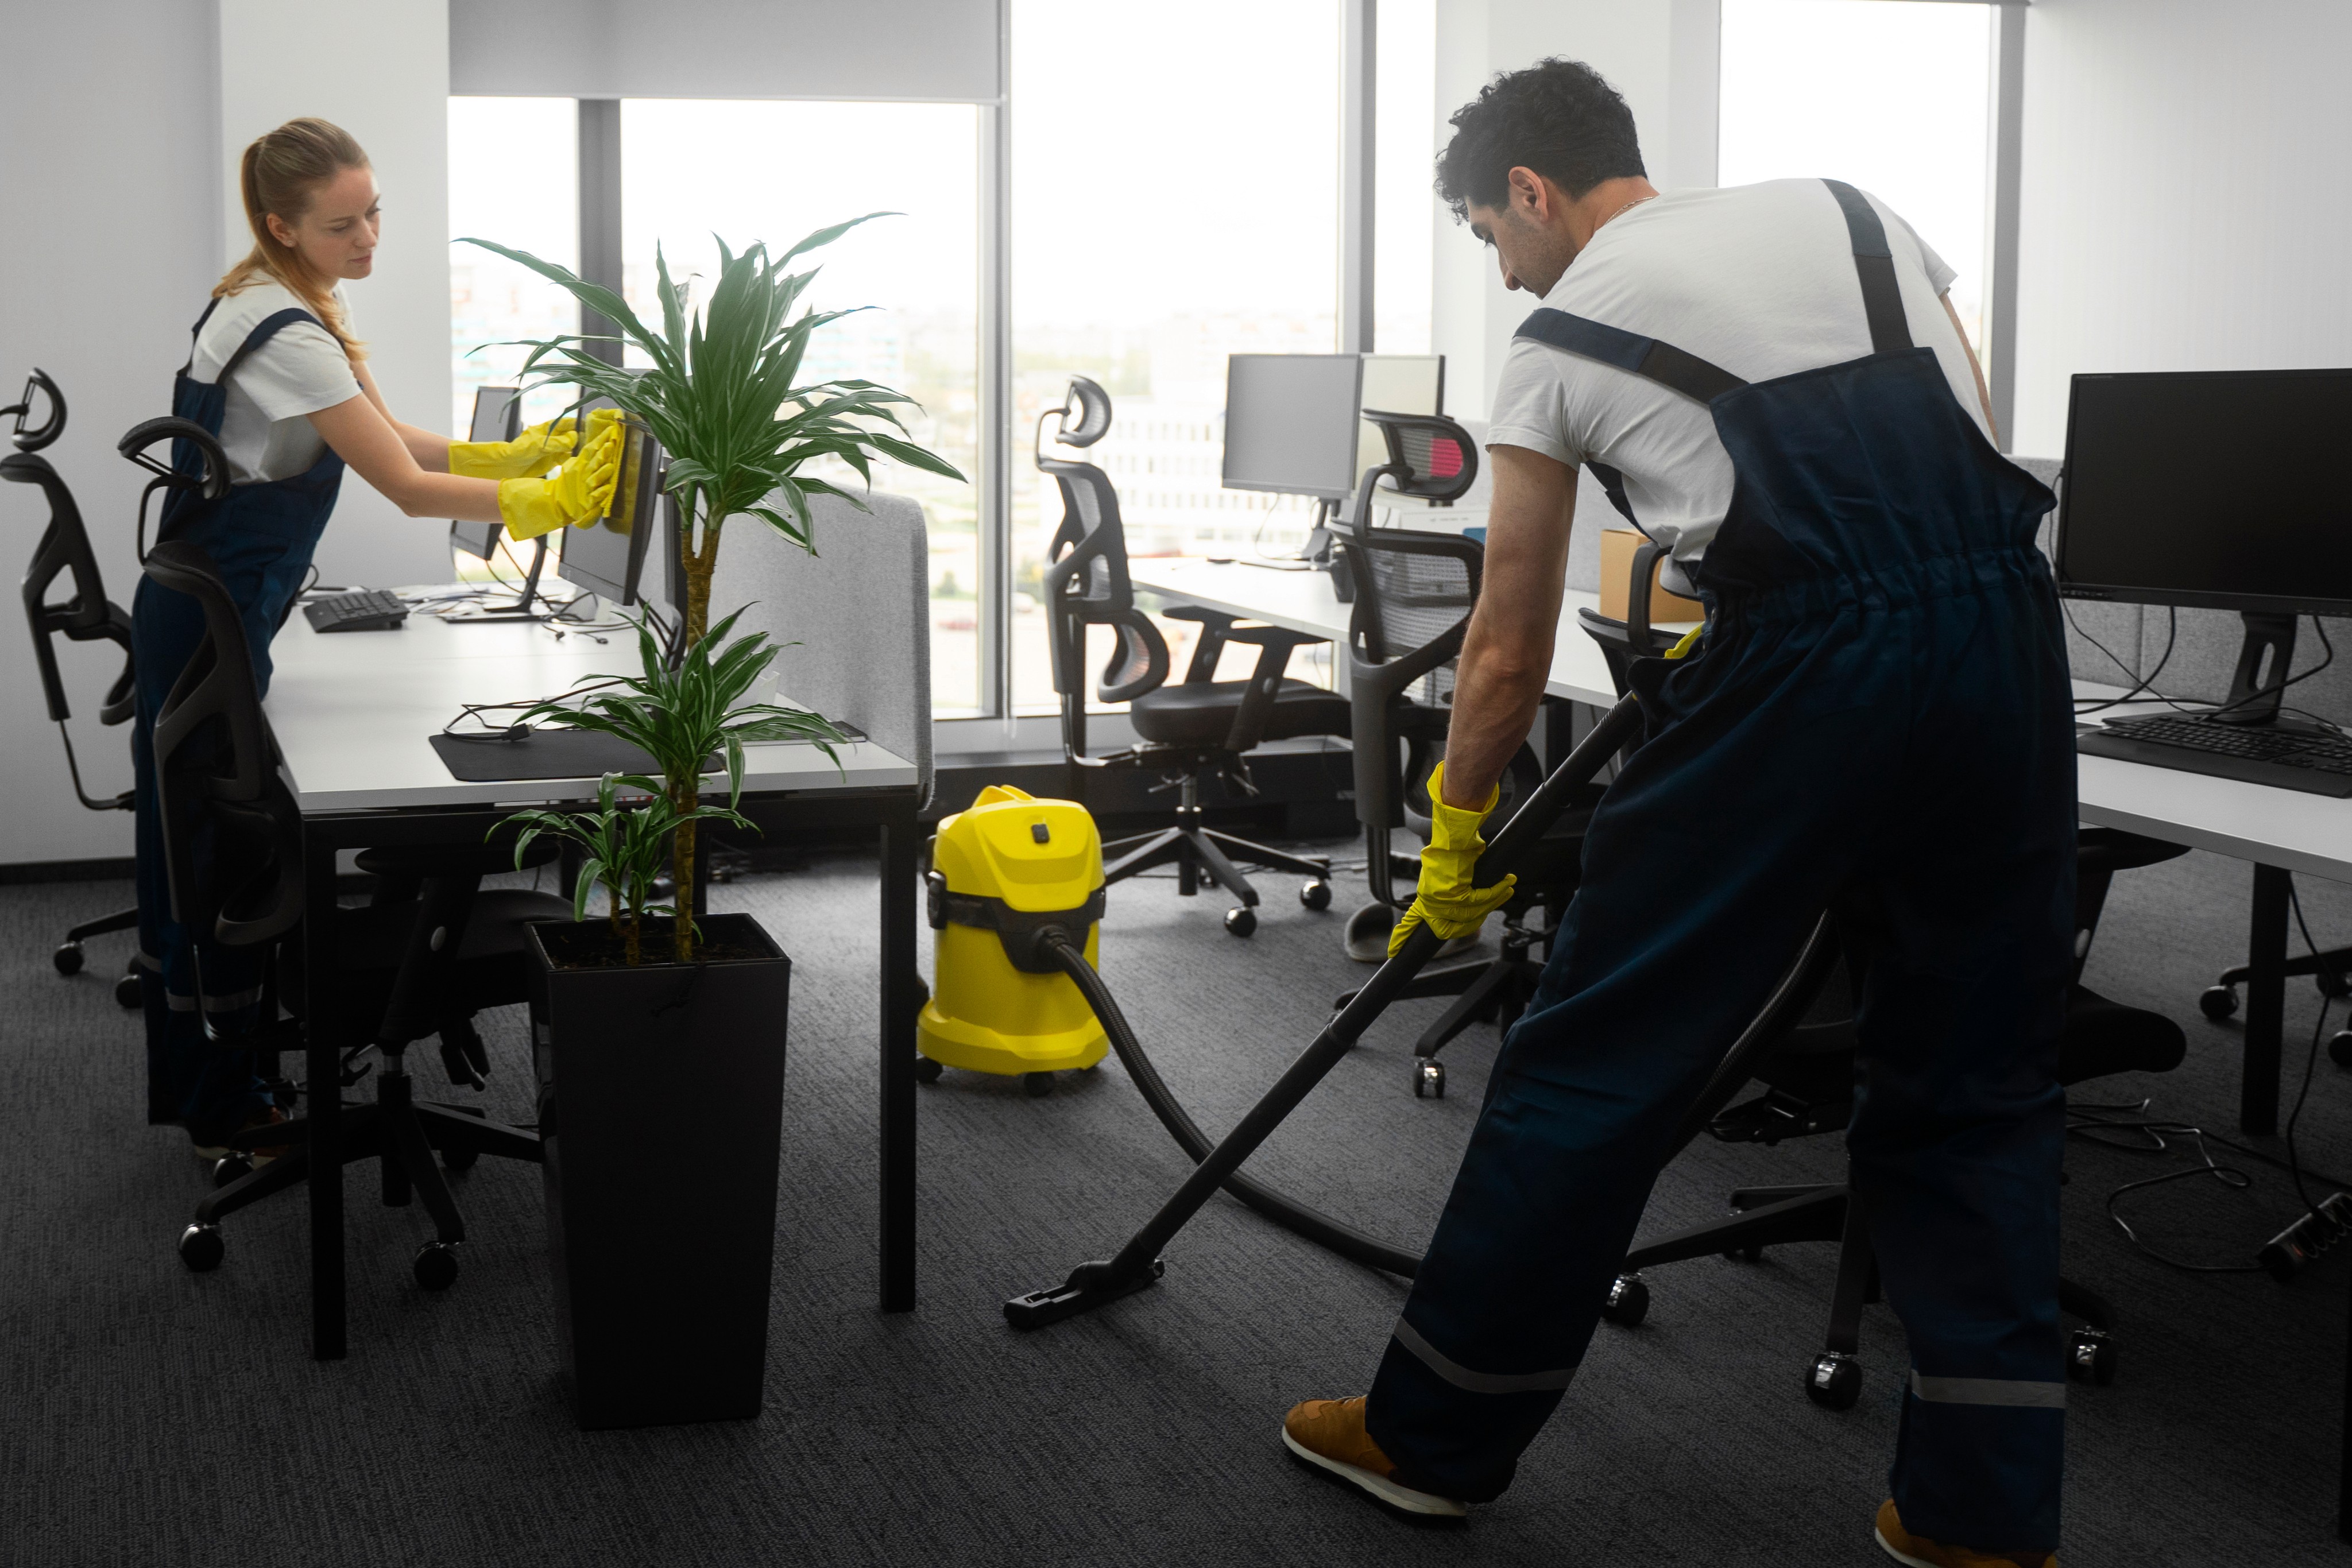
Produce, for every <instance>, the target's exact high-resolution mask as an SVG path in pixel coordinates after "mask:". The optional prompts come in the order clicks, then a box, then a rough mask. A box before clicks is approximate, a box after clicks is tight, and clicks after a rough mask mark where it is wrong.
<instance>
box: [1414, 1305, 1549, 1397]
mask: <svg viewBox="0 0 2352 1568" xmlns="http://www.w3.org/2000/svg"><path fill="white" fill-rule="evenodd" d="M1395 1332H1396V1342H1397V1343H1399V1344H1401V1345H1402V1346H1404V1348H1405V1349H1407V1350H1409V1351H1411V1352H1412V1354H1414V1355H1415V1356H1417V1357H1419V1358H1420V1360H1421V1364H1423V1366H1426V1367H1428V1368H1429V1370H1430V1371H1432V1372H1433V1373H1435V1374H1437V1375H1438V1376H1440V1377H1442V1378H1444V1379H1445V1381H1446V1382H1448V1383H1451V1384H1452V1385H1454V1387H1456V1388H1461V1389H1466V1390H1468V1391H1469V1392H1470V1393H1472V1394H1538V1393H1543V1392H1546V1391H1550V1390H1558V1389H1561V1388H1565V1387H1567V1386H1568V1385H1569V1381H1570V1379H1571V1378H1573V1377H1575V1375H1576V1368H1574V1367H1572V1366H1563V1367H1561V1368H1559V1370H1557V1371H1554V1372H1529V1373H1520V1374H1511V1373H1493V1372H1473V1371H1471V1370H1470V1369H1469V1368H1468V1367H1466V1366H1465V1365H1463V1364H1461V1363H1460V1362H1458V1361H1455V1360H1454V1359H1453V1358H1452V1357H1451V1356H1449V1355H1447V1354H1444V1352H1443V1351H1441V1350H1439V1349H1438V1348H1437V1347H1436V1346H1435V1345H1433V1344H1431V1343H1429V1342H1428V1341H1427V1340H1425V1339H1423V1338H1422V1337H1421V1334H1420V1333H1419V1331H1417V1330H1416V1329H1414V1327H1413V1326H1412V1324H1411V1323H1409V1322H1405V1320H1404V1317H1403V1314H1402V1313H1400V1314H1398V1317H1397V1321H1396V1331H1395Z"/></svg>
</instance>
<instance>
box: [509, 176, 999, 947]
mask: <svg viewBox="0 0 2352 1568" xmlns="http://www.w3.org/2000/svg"><path fill="white" fill-rule="evenodd" d="M890 215H891V214H887V213H868V214H866V215H865V216H864V217H859V218H852V219H850V220H849V221H848V222H847V223H840V224H835V225H833V226H832V227H830V228H822V229H819V230H817V231H816V232H815V233H814V234H812V235H808V237H806V238H805V239H803V240H802V241H801V242H800V243H799V244H798V245H796V246H793V247H792V248H791V249H790V250H788V251H786V252H784V253H783V254H782V256H777V257H774V258H773V259H771V258H770V257H769V256H768V249H767V246H764V245H753V246H751V247H750V248H749V249H747V250H745V251H744V252H743V253H742V254H741V255H740V256H739V255H737V254H736V253H735V252H733V251H731V250H730V249H729V248H728V246H727V242H726V241H724V240H719V242H718V243H719V279H718V282H717V283H716V284H715V285H714V286H713V287H712V288H711V290H710V298H709V302H708V304H707V305H705V307H704V308H703V310H702V312H701V314H700V315H699V316H697V315H696V314H695V313H694V312H693V311H692V310H691V309H690V308H688V305H689V301H688V288H687V286H686V284H684V283H673V282H672V281H671V279H670V275H669V263H668V260H667V258H666V257H665V256H664V255H663V254H662V251H661V248H660V247H659V246H656V247H655V249H654V272H655V277H656V291H657V293H658V295H659V297H660V299H661V308H662V329H661V330H660V331H659V332H655V331H653V330H651V329H648V328H647V327H646V325H645V323H644V322H643V321H641V320H639V319H638V318H637V315H636V312H635V311H634V310H632V309H630V308H629V305H628V302H627V301H626V300H625V299H623V298H621V297H620V295H618V294H616V293H614V291H613V290H612V289H609V288H605V287H601V286H599V285H597V284H593V283H590V282H588V281H587V280H586V279H584V278H583V277H579V276H578V275H576V274H575V273H573V272H572V271H571V270H570V269H568V268H566V267H559V266H557V265H556V264H555V263H553V262H551V261H542V260H541V259H540V258H539V257H538V256H532V255H530V253H528V252H526V251H520V250H510V249H509V248H508V247H507V246H502V245H494V244H492V243H491V242H490V241H488V240H485V239H468V240H466V241H464V242H463V243H465V244H467V245H478V246H482V247H483V248H485V249H487V250H492V251H496V252H497V253H498V254H499V255H500V256H505V257H507V258H508V259H509V260H510V261H514V262H518V263H520V265H522V266H524V267H529V268H530V269H531V270H532V271H533V272H536V273H538V274H539V275H540V276H541V277H545V278H548V279H550V280H551V281H552V282H554V283H556V284H559V285H561V286H562V287H563V288H565V289H567V290H568V291H570V293H571V294H572V297H573V298H576V299H578V300H579V301H580V303H581V304H582V305H583V307H585V308H587V309H589V310H591V311H594V312H596V313H598V314H601V315H602V316H604V318H605V319H607V320H609V321H611V322H613V323H614V326H615V327H616V328H617V329H618V335H617V336H604V337H592V336H583V335H578V334H574V335H571V336H566V337H562V338H555V339H551V340H546V341H543V342H539V341H534V342H531V343H530V344H529V345H528V346H529V347H530V350H531V351H530V357H529V358H528V359H527V360H525V361H524V362H523V374H524V375H525V376H526V377H529V376H532V375H536V376H537V377H538V378H539V379H538V381H537V382H533V383H532V384H533V385H538V386H546V385H568V386H572V387H576V388H578V389H579V391H580V393H581V404H582V405H584V404H585V403H586V402H588V401H589V400H590V399H593V398H596V397H605V398H610V399H611V400H612V401H613V402H614V403H615V404H616V405H618V406H619V407H620V408H621V409H622V410H623V411H625V413H631V414H634V415H635V416H637V417H638V418H640V419H643V420H644V421H645V422H646V424H647V425H648V426H649V427H651V429H652V431H653V433H654V435H655V437H656V439H657V440H659V441H660V442H661V444H662V449H663V450H664V451H665V452H667V453H668V455H669V467H668V470H667V478H666V481H665V483H666V486H667V489H668V491H669V493H670V494H671V495H672V496H674V497H676V498H677V504H678V505H677V515H678V529H679V535H678V560H679V563H680V565H681V566H683V568H684V569H685V575H686V616H685V625H684V627H683V628H682V635H681V639H680V640H681V642H682V643H683V645H684V646H686V647H688V648H691V647H693V646H695V645H697V644H698V643H701V642H702V641H703V639H704V638H705V636H706V635H707V634H708V632H709V618H710V579H711V573H712V572H713V571H714V570H716V569H717V567H718V565H719V534H720V531H721V529H722V528H724V527H725V525H726V523H727V520H728V519H729V518H730V517H738V516H744V517H756V518H758V519H759V520H760V521H761V523H762V524H764V525H765V526H767V527H769V528H773V529H775V530H776V531H777V532H778V533H780V534H782V536H783V537H784V538H788V539H790V540H792V541H793V543H795V544H797V545H799V546H800V547H801V548H802V549H806V550H808V551H810V553H812V554H814V553H815V549H814V541H813V539H812V538H811V536H810V529H809V506H808V500H809V497H811V496H837V497H840V498H841V499H843V500H845V501H846V502H848V503H849V504H850V505H851V506H853V507H856V508H857V509H858V510H860V511H864V510H866V509H867V507H866V503H865V501H864V500H862V499H861V498H860V497H857V496H856V494H854V493H852V492H850V491H847V490H845V489H843V488H841V487H840V486H836V485H835V484H833V483H831V482H830V481H828V480H825V479H823V478H820V477H818V476H815V475H814V474H810V473H807V472H805V471H804V470H805V469H806V467H807V466H808V465H810V464H812V463H814V462H816V461H818V460H820V459H823V458H827V457H830V458H835V459H838V460H839V461H840V462H842V463H843V464H845V465H847V466H848V467H849V468H850V469H851V470H852V471H854V472H855V473H856V475H857V476H858V477H860V478H861V479H864V480H866V481H867V483H868V484H869V485H870V484H871V482H872V479H873V460H874V459H875V458H876V457H887V458H890V459H893V460H895V461H897V462H900V463H905V464H908V465H911V466H913V467H917V468H920V469H923V470H925V471H926V472H928V473H932V474H938V475H941V476H945V477H947V478H950V479H961V478H962V477H963V474H962V472H961V470H960V469H958V468H957V467H956V466H955V465H953V464H951V463H950V462H948V461H947V460H946V459H945V458H942V457H940V456H938V455H935V454H932V453H930V452H927V451H925V450H924V449H923V448H922V447H920V446H918V445H916V444H914V443H913V442H911V441H909V440H907V439H906V438H905V437H906V434H907V432H906V426H905V424H904V423H902V422H901V421H900V420H899V418H898V413H897V412H896V408H895V405H898V404H907V405H911V404H912V403H913V402H914V400H913V399H912V398H909V397H908V396H907V395H906V394H905V393H903V392H894V391H892V390H891V389H890V388H888V387H886V386H881V385H878V384H877V383H876V382H868V381H859V380H856V379H835V380H831V381H821V382H809V383H807V384H805V385H795V384H794V383H795V382H796V381H797V379H798V377H799V375H800V373H801V364H802V361H803V359H804V358H805V357H806V355H807V352H808V346H809V340H810V338H811V337H812V336H813V335H814V333H815V332H817V331H818V330H819V329H822V328H824V326H825V325H826V324H828V323H830V322H833V321H837V320H839V319H841V318H842V317H844V316H848V315H853V314H855V312H854V311H850V310H808V309H803V310H802V311H801V313H800V314H799V315H798V316H797V317H795V316H794V315H793V308H794V307H795V306H797V305H798V304H799V303H800V299H801V297H802V296H803V294H804V293H806V292H807V289H808V286H809V284H810V282H811V281H812V280H814V278H815V277H816V271H817V269H815V268H814V267H812V268H810V269H809V270H808V271H806V272H801V273H793V272H790V271H788V270H787V268H788V267H789V265H790V264H791V262H792V261H793V258H794V257H796V256H803V255H805V254H807V253H808V252H810V251H814V250H819V249H822V248H823V247H824V246H829V245H831V244H833V243H834V241H835V240H837V239H839V238H840V237H841V236H842V235H845V234H847V233H848V232H849V231H850V230H851V229H854V228H856V226H857V225H860V224H863V223H867V222H870V221H872V220H873V219H875V218H878V217H887V216H890ZM616 342H617V343H622V344H625V345H633V346H635V348H637V349H638V350H641V351H642V352H643V353H644V354H645V356H646V359H647V360H649V361H651V363H650V364H649V365H647V366H646V368H645V369H642V370H624V369H622V368H621V367H620V366H618V365H616V364H614V363H611V362H609V361H606V360H604V359H603V358H601V357H599V354H598V352H597V346H598V345H603V344H611V343H616ZM575 406H578V405H575ZM886 425H887V427H888V429H887V430H886V429H883V428H881V427H882V426H886ZM892 431H895V432H897V433H898V434H891V432H892ZM779 501H781V502H782V507H781V508H780V507H778V505H777V503H778V502H779ZM687 761H688V768H687V770H686V771H684V772H682V773H680V772H666V773H665V776H664V784H665V786H666V788H667V792H668V795H669V798H670V800H671V802H672V804H673V805H674V806H675V807H676V809H677V830H676V831H677V853H676V855H675V864H676V871H675V874H676V876H677V905H678V907H679V908H681V909H691V908H693V907H694V874H695V873H694V848H695V821H696V819H695V816H694V812H693V810H692V805H693V802H694V800H695V799H696V798H697V796H698V793H699V790H700V788H701V776H700V772H699V768H698V765H699V761H700V758H699V757H698V756H696V757H693V758H688V759H687ZM664 766H665V768H667V766H668V763H667V762H665V764H664ZM672 940H673V942H674V943H675V945H676V949H677V961H678V962H679V963H681V964H685V963H691V962H692V961H693V959H694V927H693V925H692V924H691V923H690V922H681V923H678V924H677V926H676V929H675V931H674V933H673V935H672Z"/></svg>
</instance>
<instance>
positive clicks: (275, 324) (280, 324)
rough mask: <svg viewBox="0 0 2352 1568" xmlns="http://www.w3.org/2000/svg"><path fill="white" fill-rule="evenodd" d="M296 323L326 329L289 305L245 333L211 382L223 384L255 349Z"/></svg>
mask: <svg viewBox="0 0 2352 1568" xmlns="http://www.w3.org/2000/svg"><path fill="white" fill-rule="evenodd" d="M297 321H308V322H310V325H312V326H313V327H317V328H319V329H320V330H322V331H323V330H325V329H326V323H325V322H323V321H321V320H320V319H318V318H317V317H316V316H313V315H311V314H310V312H309V311H308V310H302V309H298V308H295V307H293V306H291V305H289V306H288V307H287V308H285V309H283V310H279V311H276V312H273V313H272V314H270V315H268V316H265V317H263V318H262V319H261V321H260V323H259V324H258V325H257V326H256V327H255V328H254V329H253V330H252V331H250V332H247V334H246V335H245V341H244V342H242V343H239V344H238V345H237V346H236V353H234V354H231V355H230V356H229V357H228V363H226V364H225V365H223V366H222V367H221V368H220V374H218V375H216V376H215V377H214V378H213V380H214V381H215V382H225V381H226V380H228V378H229V372H231V371H234V370H236V368H237V366H239V365H241V364H243V363H245V357H246V356H247V354H250V353H251V352H253V351H254V350H256V349H258V348H259V347H261V345H262V344H264V343H267V342H268V341H269V340H270V339H272V338H275V337H276V336H278V333H279V332H280V331H282V330H284V329H286V328H289V327H291V326H292V325H294V323H295V322H297ZM202 324H203V323H201V322H199V323H198V325H199V326H201V325H202Z"/></svg>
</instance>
